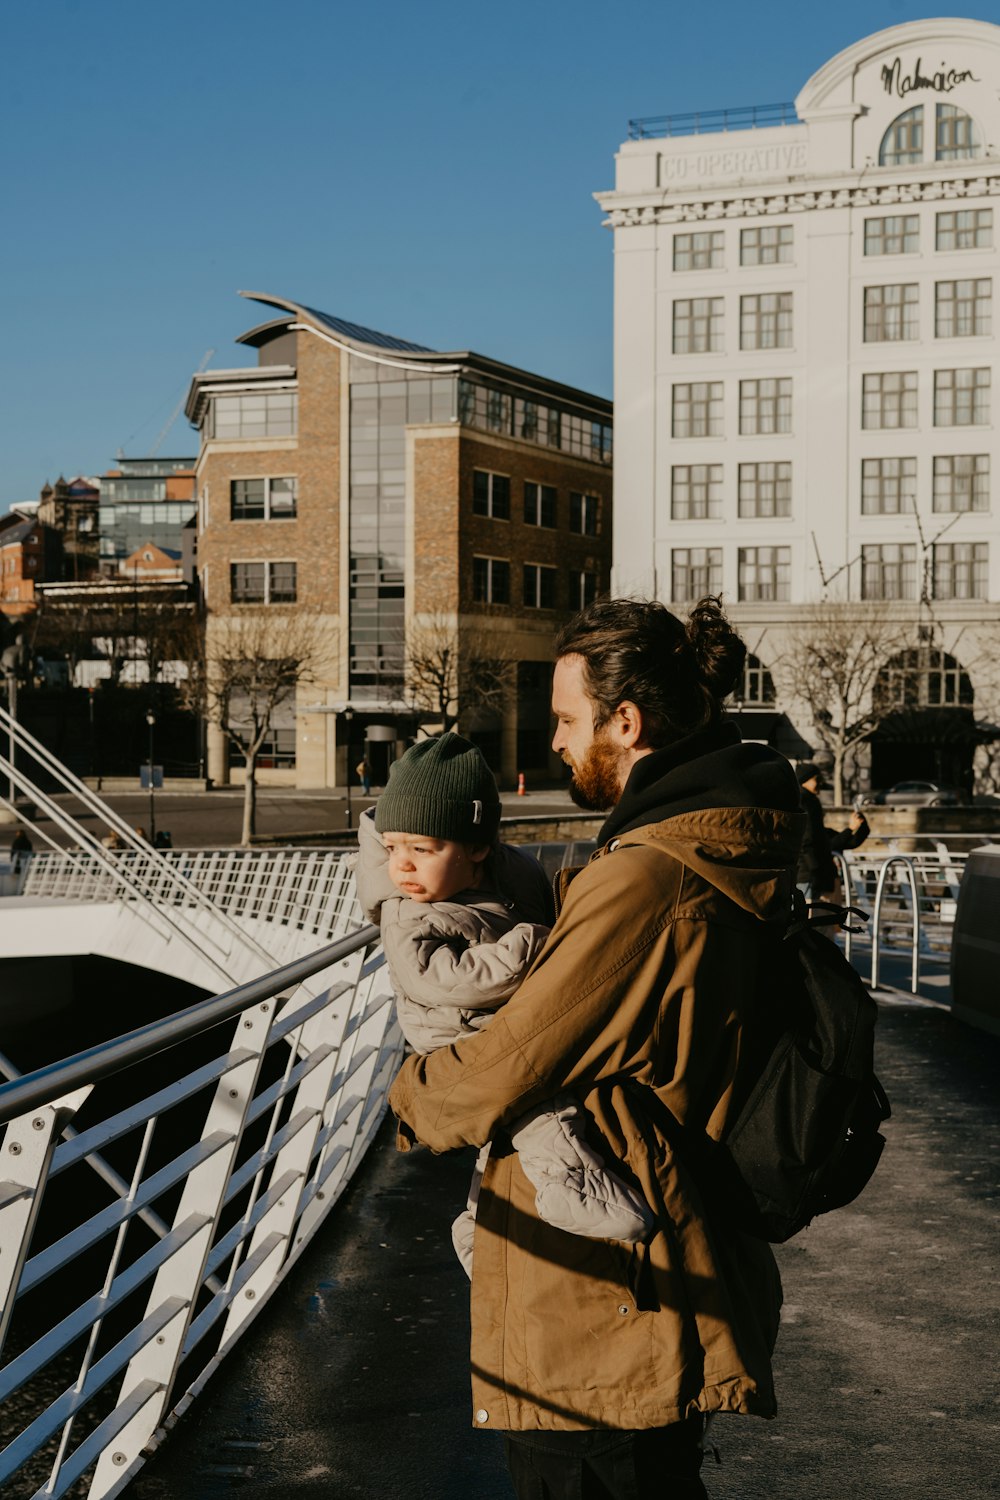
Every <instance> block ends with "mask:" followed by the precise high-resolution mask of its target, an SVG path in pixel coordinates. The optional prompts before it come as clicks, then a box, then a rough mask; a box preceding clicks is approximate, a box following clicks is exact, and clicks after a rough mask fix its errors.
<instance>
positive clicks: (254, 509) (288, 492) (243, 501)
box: [229, 479, 298, 521]
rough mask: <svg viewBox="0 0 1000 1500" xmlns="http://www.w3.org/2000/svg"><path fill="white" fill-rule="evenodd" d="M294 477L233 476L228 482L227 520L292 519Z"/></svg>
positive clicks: (294, 492)
mask: <svg viewBox="0 0 1000 1500" xmlns="http://www.w3.org/2000/svg"><path fill="white" fill-rule="evenodd" d="M297 495H298V481H297V480H296V479H234V480H232V481H231V482H230V485H229V519H230V520H231V521H286V520H294V519H295V513H296V500H297Z"/></svg>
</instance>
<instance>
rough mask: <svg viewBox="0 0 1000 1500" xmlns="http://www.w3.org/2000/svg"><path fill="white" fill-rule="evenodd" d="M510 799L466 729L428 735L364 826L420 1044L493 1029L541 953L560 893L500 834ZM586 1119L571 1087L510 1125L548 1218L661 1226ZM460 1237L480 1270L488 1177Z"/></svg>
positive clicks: (372, 880)
mask: <svg viewBox="0 0 1000 1500" xmlns="http://www.w3.org/2000/svg"><path fill="white" fill-rule="evenodd" d="M499 827H500V798H499V795H498V793H497V788H496V782H495V781H494V779H493V773H492V772H491V771H490V768H489V766H488V765H487V764H486V761H485V760H484V758H483V755H482V753H481V751H480V750H479V749H478V748H477V747H476V746H475V745H473V744H471V743H470V742H469V741H468V740H466V739H463V738H462V736H461V735H458V734H443V735H441V736H440V738H438V739H427V740H421V741H420V742H419V743H418V744H416V745H414V746H412V747H411V749H409V750H408V751H407V752H406V754H405V755H404V756H403V757H402V759H401V760H398V761H396V763H395V765H393V767H392V768H391V770H390V772H389V782H388V786H387V787H386V789H385V791H384V792H383V793H382V797H381V799H380V801H379V802H378V805H377V807H376V808H375V811H374V815H373V814H372V812H370V811H369V812H366V813H364V814H363V815H362V817H361V820H360V824H359V828H358V841H359V845H360V853H359V856H358V862H357V886H358V896H359V899H360V901H361V905H362V907H363V908H364V911H365V914H366V916H367V917H368V919H369V921H372V922H378V923H379V924H380V926H381V929H382V944H383V947H384V949H385V956H386V962H387V963H388V965H389V970H390V973H391V974H392V980H393V986H394V989H395V991H396V998H397V1002H398V1013H399V1023H400V1026H401V1027H402V1030H403V1034H404V1036H405V1037H406V1040H407V1041H408V1042H409V1044H410V1046H411V1047H413V1048H414V1050H415V1051H417V1052H429V1051H431V1050H433V1048H435V1047H444V1046H449V1045H450V1044H451V1043H453V1042H458V1041H461V1039H462V1037H463V1036H468V1035H469V1034H470V1033H471V1032H474V1031H479V1030H481V1029H482V1028H483V1027H484V1026H488V1025H489V1023H490V1021H491V1020H492V1019H493V1016H494V1014H495V1012H496V1010H497V1009H498V1008H499V1006H501V1005H502V1004H503V1003H504V1001H505V1000H507V999H509V998H510V996H511V995H512V994H513V993H514V991H515V990H516V989H517V987H518V985H519V984H520V982H521V980H522V979H523V978H524V976H525V974H526V973H527V971H528V969H529V968H530V966H531V964H532V963H533V962H534V960H535V958H536V957H537V956H538V954H539V952H540V951H541V949H542V946H543V944H544V943H545V939H546V937H547V936H548V931H549V926H550V925H551V922H552V919H553V915H554V912H553V903H552V893H551V891H550V889H549V886H548V882H547V880H546V878H545V875H544V874H543V872H542V869H541V867H540V866H539V864H538V862H537V861H536V860H534V859H532V858H531V857H530V855H527V854H523V853H521V851H520V850H519V849H516V848H514V847H513V846H511V845H509V844H501V843H500V842H499V841H498V838H497V834H498V832H499ZM586 1128H587V1116H586V1112H585V1110H584V1109H583V1107H582V1106H581V1105H580V1104H578V1103H577V1102H576V1100H574V1099H573V1097H572V1096H571V1095H569V1094H560V1095H559V1096H558V1097H557V1098H555V1099H552V1100H549V1101H547V1102H546V1103H545V1104H543V1105H541V1106H539V1107H538V1108H536V1109H534V1110H532V1111H530V1112H529V1113H528V1114H525V1115H522V1116H521V1117H520V1118H519V1119H518V1120H515V1121H514V1122H513V1123H512V1125H511V1127H510V1134H511V1140H512V1141H513V1144H514V1147H515V1149H516V1150H517V1152H518V1156H519V1158H520V1162H521V1166H522V1168H523V1170H524V1173H525V1175H526V1176H527V1178H528V1180H529V1181H530V1182H531V1185H532V1186H533V1187H534V1188H535V1190H536V1191H535V1203H536V1206H537V1208H538V1212H539V1215H540V1216H541V1217H542V1218H543V1219H544V1220H545V1221H546V1222H547V1223H549V1224H552V1225H554V1226H555V1227H556V1228H559V1229H565V1230H568V1231H569V1232H570V1233H573V1234H582V1235H588V1236H590V1237H591V1238H595V1239H617V1240H626V1241H633V1240H639V1239H643V1238H644V1237H645V1236H646V1235H647V1234H648V1232H649V1230H650V1229H651V1228H652V1225H653V1216H652V1213H651V1212H650V1210H649V1208H648V1206H647V1204H646V1203H645V1201H644V1200H643V1198H642V1196H641V1194H640V1193H639V1192H638V1191H636V1190H635V1189H634V1188H631V1187H629V1186H628V1185H627V1184H626V1183H624V1182H622V1181H621V1180H620V1179H619V1178H618V1177H616V1176H615V1175H614V1174H613V1173H612V1172H610V1171H608V1169H607V1167H606V1166H605V1165H604V1163H603V1161H602V1160H601V1158H600V1157H599V1156H598V1155H597V1153H596V1152H595V1151H594V1150H593V1148H592V1147H591V1146H589V1145H588V1144H587V1141H586ZM488 1150H489V1146H488V1145H487V1146H485V1147H483V1149H482V1151H481V1152H480V1154H479V1160H478V1161H477V1163H476V1171H475V1173H474V1175H473V1180H472V1189H471V1191H470V1195H469V1203H468V1207H467V1209H466V1210H465V1212H464V1213H462V1214H460V1215H459V1217H458V1218H457V1219H456V1220H455V1223H454V1225H453V1228H452V1238H453V1240H454V1243H455V1249H456V1251H457V1253H458V1257H459V1259H460V1260H461V1262H462V1265H463V1266H464V1267H465V1270H466V1272H467V1273H468V1274H469V1275H470V1276H471V1274H472V1237H473V1229H474V1226H475V1206H476V1201H477V1198H478V1194H479V1183H480V1180H481V1178H482V1173H483V1167H484V1166H485V1163H486V1155H487V1153H488Z"/></svg>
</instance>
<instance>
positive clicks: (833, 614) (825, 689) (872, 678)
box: [774, 603, 912, 806]
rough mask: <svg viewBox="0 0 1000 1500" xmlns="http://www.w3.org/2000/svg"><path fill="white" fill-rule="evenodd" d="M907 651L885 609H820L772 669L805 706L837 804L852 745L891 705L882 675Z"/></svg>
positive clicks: (905, 634)
mask: <svg viewBox="0 0 1000 1500" xmlns="http://www.w3.org/2000/svg"><path fill="white" fill-rule="evenodd" d="M911 645H912V631H908V630H907V628H906V626H905V624H904V623H903V622H902V621H900V620H899V619H898V617H897V616H896V615H894V614H893V612H892V611H891V610H890V609H889V608H886V607H885V606H882V605H877V604H860V605H859V604H833V603H831V604H820V605H817V606H816V607H815V608H814V609H812V610H810V611H809V612H808V613H807V614H805V615H804V616H802V617H800V618H799V620H798V621H797V623H796V627H795V630H794V633H793V641H792V644H791V645H790V646H789V648H788V650H787V651H785V652H784V654H783V655H782V656H781V657H779V658H778V660H777V661H776V662H775V663H774V671H775V675H778V676H779V677H780V680H781V684H782V690H783V696H786V697H790V698H797V699H798V700H799V701H800V702H801V703H803V704H805V705H806V707H807V708H808V710H809V712H810V714H811V716H812V720H813V725H814V727H815V731H816V735H817V736H818V738H819V740H820V741H821V743H822V744H823V747H824V748H825V749H826V751H827V752H828V753H829V755H830V757H831V759H832V761H833V773H832V775H833V798H834V801H835V802H836V803H837V804H838V805H841V806H842V805H843V802H844V787H845V781H846V780H847V779H848V773H849V772H850V773H851V775H852V777H853V769H854V759H855V755H856V752H857V747H858V746H859V745H860V744H861V743H862V742H863V741H864V740H866V739H868V738H869V736H870V735H871V734H872V732H873V731H874V730H875V729H877V728H878V725H879V723H880V722H881V720H882V719H883V718H885V717H886V715H887V714H888V713H890V712H891V711H892V708H893V707H894V704H893V703H892V701H891V700H890V698H889V696H888V695H887V694H886V693H885V692H884V691H883V683H884V678H885V671H886V669H887V667H888V665H889V663H890V662H891V661H892V659H893V658H894V657H896V656H897V655H898V654H899V653H900V652H903V651H905V650H906V649H907V648H908V647H910V646H911Z"/></svg>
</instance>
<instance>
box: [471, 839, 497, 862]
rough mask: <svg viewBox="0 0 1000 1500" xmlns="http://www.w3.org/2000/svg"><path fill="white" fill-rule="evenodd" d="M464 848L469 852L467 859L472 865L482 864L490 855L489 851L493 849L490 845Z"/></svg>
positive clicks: (475, 845) (472, 845) (473, 845)
mask: <svg viewBox="0 0 1000 1500" xmlns="http://www.w3.org/2000/svg"><path fill="white" fill-rule="evenodd" d="M466 848H467V849H468V851H469V858H470V859H471V860H472V863H473V864H474V865H479V864H482V862H483V860H484V859H486V858H487V857H488V855H489V854H490V851H491V850H492V848H493V845H492V844H467V845H466Z"/></svg>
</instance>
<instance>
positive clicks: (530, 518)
mask: <svg viewBox="0 0 1000 1500" xmlns="http://www.w3.org/2000/svg"><path fill="white" fill-rule="evenodd" d="M524 519H525V521H526V522H527V524H528V525H529V526H554V525H555V524H556V491H555V486H554V485H551V484H534V483H533V482H532V481H530V480H525V484H524Z"/></svg>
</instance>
